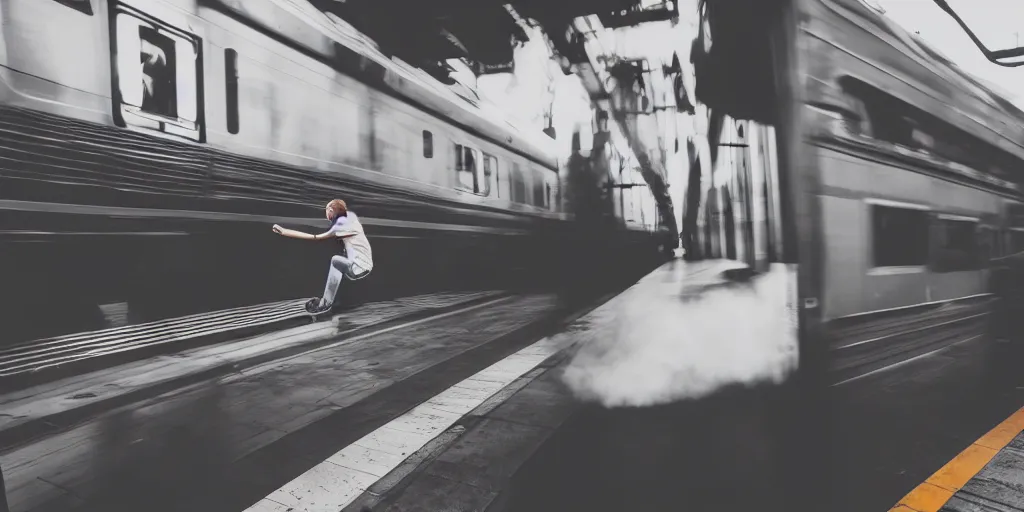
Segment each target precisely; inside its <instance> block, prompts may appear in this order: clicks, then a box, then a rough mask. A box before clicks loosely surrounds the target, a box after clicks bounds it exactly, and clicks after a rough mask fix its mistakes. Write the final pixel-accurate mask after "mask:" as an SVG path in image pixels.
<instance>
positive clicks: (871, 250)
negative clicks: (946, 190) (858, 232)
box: [864, 198, 932, 275]
mask: <svg viewBox="0 0 1024 512" xmlns="http://www.w3.org/2000/svg"><path fill="white" fill-rule="evenodd" d="M864 203H865V204H866V205H867V206H868V215H867V218H868V222H867V229H868V240H869V241H870V243H869V244H865V245H866V246H867V247H868V264H867V265H866V266H867V268H868V275H891V274H910V273H919V272H924V271H925V270H927V269H928V265H929V263H930V261H931V258H930V255H931V245H932V233H931V230H932V227H931V226H932V222H931V217H932V208H931V207H929V206H925V205H921V204H915V203H904V202H898V201H889V200H884V199H874V198H869V199H865V200H864ZM877 208H888V209H893V210H905V211H912V212H919V213H920V214H921V216H922V218H923V220H924V222H923V228H924V237H925V239H924V255H923V260H922V261H921V262H920V263H909V264H901V265H883V264H879V257H878V242H879V240H878V235H877V230H876V229H875V215H876V213H875V212H876V211H878V210H877Z"/></svg>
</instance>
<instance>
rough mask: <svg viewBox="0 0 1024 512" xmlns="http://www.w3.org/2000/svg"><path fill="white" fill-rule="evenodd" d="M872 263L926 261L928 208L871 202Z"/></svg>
mask: <svg viewBox="0 0 1024 512" xmlns="http://www.w3.org/2000/svg"><path fill="white" fill-rule="evenodd" d="M871 217H872V227H873V229H872V242H873V243H872V245H873V252H874V261H873V265H872V266H874V267H909V266H921V265H925V264H927V263H928V240H929V236H928V226H929V222H928V212H927V211H923V210H915V209H910V208H898V207H893V206H883V205H877V204H876V205H871Z"/></svg>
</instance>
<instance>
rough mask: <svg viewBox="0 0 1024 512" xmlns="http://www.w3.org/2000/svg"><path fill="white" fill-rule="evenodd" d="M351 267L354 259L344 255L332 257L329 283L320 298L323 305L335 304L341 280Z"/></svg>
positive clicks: (328, 274)
mask: <svg viewBox="0 0 1024 512" xmlns="http://www.w3.org/2000/svg"><path fill="white" fill-rule="evenodd" d="M351 267H352V260H350V259H348V258H346V257H344V256H335V257H333V258H331V268H330V270H329V271H328V273H327V285H326V286H325V287H324V295H323V297H322V298H321V299H320V304H321V306H327V305H329V304H334V298H335V297H336V296H337V294H338V288H339V287H340V286H341V281H342V280H343V279H344V278H345V274H346V273H348V272H349V268H351Z"/></svg>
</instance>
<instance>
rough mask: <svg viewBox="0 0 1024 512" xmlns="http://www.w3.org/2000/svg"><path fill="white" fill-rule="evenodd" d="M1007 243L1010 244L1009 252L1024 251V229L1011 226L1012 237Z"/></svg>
mask: <svg viewBox="0 0 1024 512" xmlns="http://www.w3.org/2000/svg"><path fill="white" fill-rule="evenodd" d="M1007 243H1008V245H1009V246H1010V247H1009V251H1007V253H1008V254H1017V253H1019V252H1024V229H1022V228H1010V237H1009V240H1007Z"/></svg>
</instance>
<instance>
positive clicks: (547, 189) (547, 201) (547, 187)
mask: <svg viewBox="0 0 1024 512" xmlns="http://www.w3.org/2000/svg"><path fill="white" fill-rule="evenodd" d="M544 207H545V208H551V184H550V183H545V184H544Z"/></svg>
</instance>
